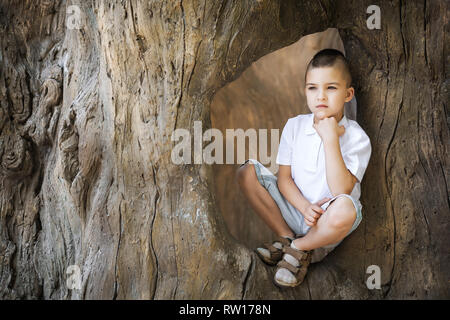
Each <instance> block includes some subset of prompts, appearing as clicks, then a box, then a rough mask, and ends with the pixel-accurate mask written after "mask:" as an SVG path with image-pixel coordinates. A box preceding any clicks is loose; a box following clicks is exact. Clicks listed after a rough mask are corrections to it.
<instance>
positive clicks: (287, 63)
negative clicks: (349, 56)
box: [211, 28, 345, 249]
mask: <svg viewBox="0 0 450 320" xmlns="http://www.w3.org/2000/svg"><path fill="white" fill-rule="evenodd" d="M325 48H334V49H338V50H341V51H342V52H345V51H344V46H343V43H342V40H341V38H340V36H339V33H338V30H337V29H334V28H330V29H327V30H325V31H324V32H319V33H315V34H311V35H307V36H304V37H302V38H301V39H300V40H298V41H297V42H295V43H293V44H292V45H290V46H287V47H284V48H281V49H279V50H277V51H274V52H272V53H270V54H268V55H266V56H264V57H262V58H260V59H259V60H258V61H255V62H254V63H253V64H252V65H251V66H250V67H249V68H248V69H247V70H245V71H244V72H243V73H242V75H241V76H240V77H239V78H238V79H236V80H235V81H233V82H231V83H229V84H227V85H226V86H225V87H223V88H222V89H221V90H219V91H218V92H217V93H216V95H215V96H214V98H213V101H212V103H211V125H212V128H217V129H219V130H220V131H221V132H222V134H223V137H224V140H223V146H224V153H223V155H224V156H223V157H224V161H223V163H224V164H214V165H213V172H214V181H215V184H214V188H215V190H214V193H215V199H216V206H217V208H219V210H220V212H221V214H222V216H223V217H224V220H225V223H226V226H227V228H228V230H229V232H230V233H231V235H232V236H233V237H234V238H235V239H236V240H238V241H239V242H240V243H242V244H244V245H245V246H247V247H248V248H249V249H253V248H255V247H256V246H258V245H260V244H261V243H263V242H267V241H269V240H270V239H274V237H275V235H274V234H273V232H272V231H271V230H270V229H269V228H268V227H267V226H266V225H265V224H264V223H263V222H262V220H261V219H260V218H259V217H258V216H257V215H256V212H254V211H253V209H252V208H251V207H250V205H249V203H248V202H247V200H246V199H245V197H244V196H243V195H242V192H241V190H240V189H239V186H238V184H237V181H236V179H235V174H236V170H237V169H238V168H239V165H240V164H241V163H242V162H239V161H238V159H237V156H236V154H237V151H238V150H237V145H238V139H236V138H234V139H231V140H232V142H231V145H233V147H234V161H233V164H226V161H225V158H226V153H227V152H226V140H227V135H226V130H227V129H234V130H236V129H239V128H240V129H243V131H244V132H246V130H248V129H251V131H255V132H256V134H257V137H258V143H257V144H256V145H257V149H256V150H255V148H254V147H253V152H255V151H256V152H255V153H254V155H256V156H255V158H256V159H257V160H258V161H260V162H262V163H263V164H264V165H265V166H266V167H267V168H268V169H270V170H271V171H272V173H274V174H276V173H277V172H278V165H277V164H276V163H275V160H276V155H277V151H278V143H279V138H280V137H281V133H282V130H283V127H284V125H285V124H286V122H287V120H288V119H289V118H292V117H294V116H296V115H298V114H304V113H310V111H309V109H308V107H307V105H306V99H305V94H304V90H303V88H304V85H305V84H304V73H305V69H306V66H307V63H308V62H309V60H310V59H311V58H312V57H313V55H314V54H315V53H316V52H318V51H320V50H322V49H325ZM261 129H267V139H266V140H267V141H265V142H263V143H265V144H266V145H267V149H268V151H267V155H269V156H270V162H269V163H268V164H266V163H265V161H264V162H263V161H261V160H262V159H260V155H259V152H260V145H261V141H260V140H261V139H259V134H260V131H261ZM271 129H278V134H279V135H278V139H277V141H276V148H275V150H271V149H272V148H271ZM234 132H237V131H234ZM229 140H230V139H229ZM249 140H250V139H249V138H246V139H245V159H248V158H249V157H250V158H253V156H250V155H251V150H250V149H251V148H250V141H249ZM263 156H264V155H263Z"/></svg>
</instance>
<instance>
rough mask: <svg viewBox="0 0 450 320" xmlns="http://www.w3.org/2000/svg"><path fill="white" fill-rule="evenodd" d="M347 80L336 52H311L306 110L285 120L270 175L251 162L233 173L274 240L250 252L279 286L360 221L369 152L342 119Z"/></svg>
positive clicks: (349, 91) (354, 126)
mask: <svg viewBox="0 0 450 320" xmlns="http://www.w3.org/2000/svg"><path fill="white" fill-rule="evenodd" d="M351 81H352V79H351V75H350V71H349V68H348V64H347V61H346V58H345V57H344V55H343V54H342V53H341V52H339V51H338V50H334V49H325V50H322V51H320V52H318V53H317V54H316V55H315V56H314V57H313V59H312V60H311V61H310V63H309V64H308V67H307V69H306V72H305V93H306V99H307V104H308V107H309V109H310V110H311V112H312V113H311V114H300V115H298V116H296V117H293V118H290V119H288V121H287V123H286V125H285V127H284V129H283V132H282V134H281V141H280V145H279V149H278V154H277V159H276V162H277V163H278V164H279V171H278V177H276V176H274V175H273V174H272V173H271V172H270V171H269V170H268V169H267V168H265V167H264V166H263V165H262V164H261V163H260V162H258V161H256V160H254V159H249V160H247V161H246V162H245V163H244V164H242V165H241V166H240V168H239V169H238V171H237V180H238V183H239V186H240V188H241V189H242V191H243V193H244V195H245V197H246V198H247V199H248V201H249V202H250V205H251V207H252V208H253V209H254V210H255V212H256V213H257V214H258V215H259V216H260V217H261V218H262V220H263V221H264V222H265V223H266V224H267V225H268V226H269V227H270V228H271V230H272V231H273V232H275V233H276V234H277V236H278V240H276V241H275V242H274V243H268V244H265V245H264V247H261V248H257V249H256V252H257V254H258V256H259V257H260V258H261V259H262V260H263V261H264V262H266V263H268V264H271V265H274V264H277V270H276V273H275V277H274V281H275V283H276V284H277V285H279V286H283V287H295V286H297V285H299V284H300V283H301V282H302V281H303V279H304V277H305V275H306V272H307V268H308V265H309V264H310V263H311V262H316V261H314V257H313V253H316V252H318V253H319V252H321V253H322V255H323V256H324V254H325V255H326V254H327V253H328V252H330V251H331V250H333V249H334V248H335V247H336V246H337V245H338V244H339V243H340V242H341V241H342V240H343V239H344V238H345V237H346V236H348V235H349V234H350V233H351V232H352V231H353V230H355V229H356V228H357V227H358V225H359V223H360V222H361V219H362V213H361V209H362V205H361V203H360V202H359V197H360V194H361V189H360V182H361V180H362V178H363V175H364V172H365V170H366V168H367V165H368V163H369V159H370V155H371V151H372V148H371V145H370V139H369V137H368V136H367V134H366V133H365V132H364V130H363V129H362V128H361V127H360V126H359V125H358V123H357V122H356V121H353V120H350V119H347V117H346V116H345V115H344V104H345V102H349V101H350V100H351V99H352V98H353V95H354V89H353V87H351ZM323 256H322V258H323ZM316 258H317V257H316ZM317 260H320V258H319V259H317Z"/></svg>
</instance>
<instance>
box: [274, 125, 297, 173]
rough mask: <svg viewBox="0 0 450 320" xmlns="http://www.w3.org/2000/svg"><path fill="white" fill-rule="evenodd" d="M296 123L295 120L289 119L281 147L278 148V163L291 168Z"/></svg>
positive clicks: (283, 133)
mask: <svg viewBox="0 0 450 320" xmlns="http://www.w3.org/2000/svg"><path fill="white" fill-rule="evenodd" d="M293 125H294V122H293V118H290V119H288V121H287V122H286V125H285V126H284V128H283V132H282V133H281V139H280V145H279V146H278V154H277V159H276V163H277V164H281V165H286V166H290V165H291V158H292V146H293V140H294V128H293Z"/></svg>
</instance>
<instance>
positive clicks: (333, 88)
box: [328, 86, 336, 90]
mask: <svg viewBox="0 0 450 320" xmlns="http://www.w3.org/2000/svg"><path fill="white" fill-rule="evenodd" d="M328 89H331V90H335V89H336V87H332V86H330V87H328Z"/></svg>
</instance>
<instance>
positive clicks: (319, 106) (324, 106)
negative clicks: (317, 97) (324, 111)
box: [316, 104, 328, 108]
mask: <svg viewBox="0 0 450 320" xmlns="http://www.w3.org/2000/svg"><path fill="white" fill-rule="evenodd" d="M316 108H328V106H326V105H324V104H319V105H318V106H316Z"/></svg>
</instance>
